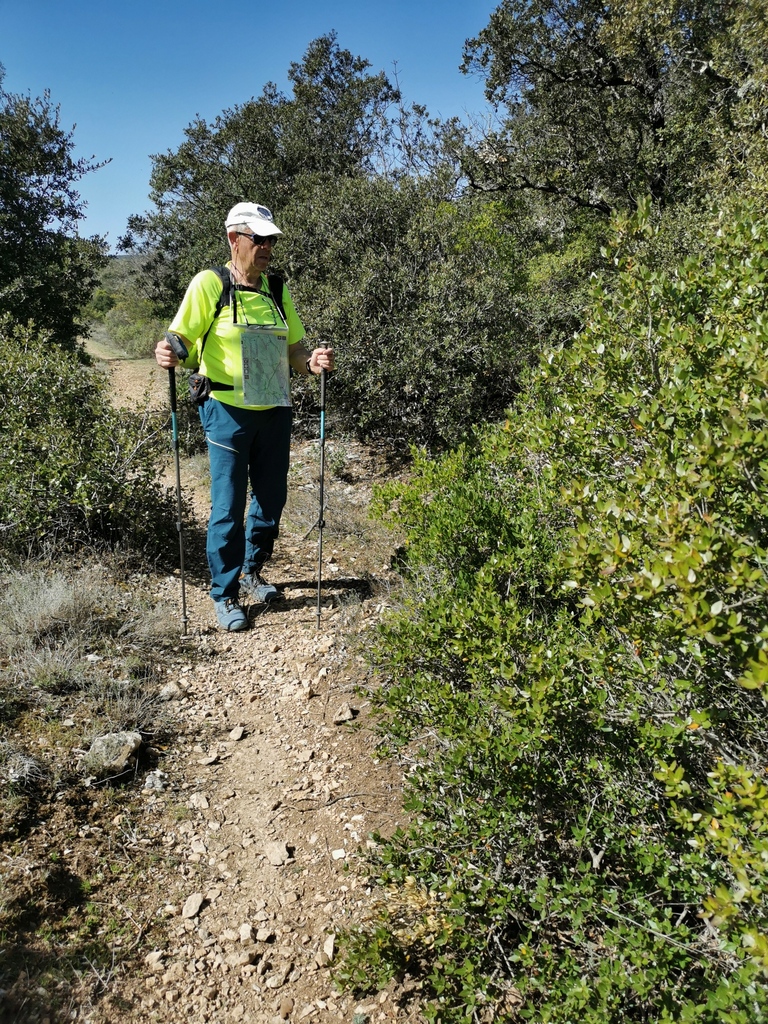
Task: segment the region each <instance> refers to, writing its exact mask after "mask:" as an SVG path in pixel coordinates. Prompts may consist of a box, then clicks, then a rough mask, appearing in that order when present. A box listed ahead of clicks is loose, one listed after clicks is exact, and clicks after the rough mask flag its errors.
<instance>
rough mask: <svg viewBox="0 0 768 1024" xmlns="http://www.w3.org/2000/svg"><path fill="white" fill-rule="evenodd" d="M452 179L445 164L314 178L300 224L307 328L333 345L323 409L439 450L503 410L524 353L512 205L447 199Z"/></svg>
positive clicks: (299, 289)
mask: <svg viewBox="0 0 768 1024" xmlns="http://www.w3.org/2000/svg"><path fill="white" fill-rule="evenodd" d="M452 184H453V179H452V177H451V176H450V174H449V173H448V172H445V173H444V174H443V175H433V176H431V177H430V178H427V179H421V180H414V179H412V178H405V179H403V180H402V181H399V182H390V181H386V180H384V179H377V180H375V181H369V180H367V179H351V180H348V181H346V182H343V183H336V184H335V185H334V188H333V190H329V189H328V187H327V185H322V186H321V185H319V186H318V188H321V187H322V189H323V192H322V202H320V201H318V203H317V204H316V205H315V208H316V210H317V212H316V214H315V216H314V217H313V219H312V221H311V222H309V223H306V224H304V225H303V227H300V226H299V224H298V223H296V224H295V229H296V236H297V240H296V242H295V243H294V244H291V243H289V246H288V249H289V253H288V255H289V258H290V259H292V261H293V263H294V267H295V270H296V279H297V283H296V287H295V289H294V293H295V296H296V299H297V302H298V305H299V308H300V309H301V310H302V311H305V310H306V314H305V316H306V319H307V322H308V323H310V324H311V325H312V328H313V335H315V336H317V337H320V338H330V339H332V340H333V342H334V347H335V348H336V353H337V366H338V371H339V372H338V374H337V375H336V377H334V378H333V379H332V380H331V383H330V387H329V396H328V401H329V407H330V404H331V403H333V404H332V408H333V411H334V416H335V417H338V418H339V420H340V421H341V422H342V423H343V425H344V427H345V429H348V430H349V431H350V432H353V433H355V434H357V436H360V437H364V438H369V439H370V438H373V439H380V440H383V441H387V442H389V443H394V444H396V445H399V446H400V447H401V448H406V447H407V440H406V439H409V440H410V441H412V442H419V443H421V444H424V445H427V446H429V447H431V448H437V447H446V446H447V445H450V444H452V443H455V441H456V440H457V438H459V437H460V436H462V435H463V434H464V433H465V432H466V431H467V429H468V428H469V426H470V425H471V424H472V423H475V422H477V421H478V419H483V418H485V417H489V418H498V417H500V416H501V415H503V411H504V409H505V408H506V406H507V405H508V404H509V402H510V401H511V400H512V397H513V396H514V394H515V392H516V390H517V388H518V379H519V374H520V371H521V369H522V367H524V366H525V365H526V363H527V362H528V361H530V360H531V350H532V348H534V345H535V341H536V339H535V336H534V334H533V332H532V330H531V329H530V327H529V325H528V324H527V323H526V322H525V321H524V320H523V318H522V317H521V315H520V311H519V305H518V303H517V302H516V301H515V300H516V298H517V296H518V294H519V293H520V292H521V291H522V290H523V289H524V288H525V287H526V281H525V276H524V271H523V270H522V269H521V266H522V264H523V259H522V253H521V252H520V246H519V240H518V238H517V237H516V236H515V235H514V234H513V233H511V232H508V231H507V230H506V222H507V219H508V218H509V216H510V212H509V211H508V210H507V209H506V207H504V206H503V205H501V204H491V203H482V202H477V203H472V202H469V201H467V202H466V203H461V202H454V201H451V200H450V199H449V195H450V189H451V188H452ZM319 199H320V196H319V195H318V200H319ZM321 248H324V250H325V253H326V257H325V259H324V260H322V261H318V260H316V259H315V258H314V253H315V252H317V251H319V250H320V249H321Z"/></svg>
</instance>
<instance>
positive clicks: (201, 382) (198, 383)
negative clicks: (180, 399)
mask: <svg viewBox="0 0 768 1024" xmlns="http://www.w3.org/2000/svg"><path fill="white" fill-rule="evenodd" d="M233 390H234V387H233V385H232V384H217V383H216V381H213V380H211V378H210V377H206V376H205V374H203V373H193V374H190V378H189V397H190V400H191V402H192V405H194V406H195V407H196V408H198V409H199V408H200V406H201V405H204V404H205V403H206V402H207V401H208V399H209V398H210V397H211V392H212V391H233Z"/></svg>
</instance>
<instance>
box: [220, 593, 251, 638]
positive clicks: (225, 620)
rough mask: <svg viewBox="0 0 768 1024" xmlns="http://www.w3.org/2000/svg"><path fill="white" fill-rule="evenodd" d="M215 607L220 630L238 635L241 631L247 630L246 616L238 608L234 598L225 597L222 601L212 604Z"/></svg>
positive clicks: (237, 602) (238, 603)
mask: <svg viewBox="0 0 768 1024" xmlns="http://www.w3.org/2000/svg"><path fill="white" fill-rule="evenodd" d="M214 603H215V605H216V618H217V619H218V621H219V625H220V626H221V628H222V629H226V630H227V631H228V632H229V633H238V632H240V630H241V629H248V616H247V615H246V614H245V612H244V611H243V609H242V608H241V607H240V602H239V601H238V600H237V598H236V597H225V598H224V600H223V601H216V602H214Z"/></svg>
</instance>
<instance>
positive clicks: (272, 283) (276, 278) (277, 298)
mask: <svg viewBox="0 0 768 1024" xmlns="http://www.w3.org/2000/svg"><path fill="white" fill-rule="evenodd" d="M267 281H268V282H269V294H270V295H271V296H272V301H273V302H274V304H275V305H276V306H277V309H278V312H279V313H280V316H281V317H282V320H283V323H284V324H286V326H287V321H286V319H285V309H284V307H283V288H284V287H285V281H283V279H282V277H281V276H280V274H267Z"/></svg>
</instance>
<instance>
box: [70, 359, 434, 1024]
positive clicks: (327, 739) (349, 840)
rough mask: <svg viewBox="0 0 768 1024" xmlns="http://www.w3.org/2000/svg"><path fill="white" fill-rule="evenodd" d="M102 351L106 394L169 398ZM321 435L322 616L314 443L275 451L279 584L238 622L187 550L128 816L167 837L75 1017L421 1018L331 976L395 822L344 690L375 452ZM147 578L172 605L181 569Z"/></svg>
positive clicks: (222, 1021)
mask: <svg viewBox="0 0 768 1024" xmlns="http://www.w3.org/2000/svg"><path fill="white" fill-rule="evenodd" d="M107 368H108V369H109V371H110V374H111V377H112V387H113V389H114V393H115V395H116V400H118V401H120V400H124V399H125V396H129V395H131V394H136V393H139V394H140V393H141V392H142V391H143V390H144V387H145V386H146V385H147V384H149V385H150V389H151V392H152V394H153V396H154V399H153V400H154V401H157V402H158V403H159V407H162V405H161V404H160V403H167V377H166V376H165V374H164V373H162V372H160V373H155V372H153V371H152V363H151V361H120V360H111V361H110V362H109V363H108V364H107ZM330 434H331V431H330V430H329V436H330ZM326 450H327V454H328V455H329V457H330V458H332V459H333V462H334V465H335V466H336V467H337V471H338V475H334V476H327V477H326V497H327V499H328V511H327V513H326V524H327V528H326V531H325V536H324V548H323V550H324V564H323V579H324V586H323V598H322V609H321V616H320V622H319V626H318V618H317V612H316V599H317V589H316V587H317V584H316V580H317V552H318V549H317V543H316V534H315V533H312V534H311V535H310V536H309V537H307V532H308V524H309V527H311V525H312V523H313V520H314V519H316V517H317V511H318V510H317V508H316V505H315V502H316V500H317V478H316V477H317V466H318V448H317V443H316V442H314V443H313V442H307V443H304V444H300V445H296V446H295V448H294V451H293V455H292V469H291V477H290V492H291V497H290V499H289V505H288V507H287V509H286V516H285V522H284V527H283V531H282V535H281V539H280V541H279V542H278V546H277V550H276V555H275V558H274V559H273V561H272V562H271V563H270V565H269V566H268V568H269V572H268V577H269V579H270V581H271V582H273V583H275V584H276V585H277V586H278V589H279V590H280V593H281V600H280V601H279V602H277V603H276V604H274V605H271V606H269V607H264V606H259V607H252V608H251V609H250V618H251V629H249V630H248V631H247V632H244V633H240V634H227V633H223V632H221V631H220V630H218V629H216V628H215V619H214V615H213V608H212V603H211V601H210V599H209V597H208V580H207V571H204V567H202V566H201V565H200V563H199V559H195V557H194V556H190V557H189V558H188V559H187V561H188V563H191V564H188V577H187V586H186V596H187V605H188V618H189V626H188V636H187V637H186V639H185V640H184V641H182V642H180V644H179V647H178V656H177V658H176V661H175V663H174V664H173V665H170V666H169V667H168V669H167V673H168V682H169V684H170V689H171V692H172V693H173V700H174V709H175V712H176V714H177V716H178V718H179V720H180V721H181V723H182V725H181V732H180V736H179V739H178V745H174V749H173V750H169V751H166V752H165V754H164V757H163V759H162V762H161V769H162V772H164V773H165V777H164V784H165V789H164V790H158V791H157V792H152V791H148V792H147V794H146V796H145V819H144V822H143V824H142V836H144V837H146V836H153V837H154V839H153V842H156V843H157V844H159V846H160V847H161V848H162V850H163V853H164V855H167V857H166V859H165V860H163V861H161V862H160V864H159V866H158V870H157V874H156V876H155V877H153V878H148V879H146V883H147V896H146V911H147V920H150V919H151V920H152V922H153V927H152V929H151V934H152V940H151V941H152V944H151V945H147V944H144V943H140V946H139V949H140V951H141V961H140V962H141V964H142V970H141V971H139V972H138V974H136V975H134V976H131V977H126V976H124V975H123V976H119V977H117V978H116V979H114V980H113V981H111V983H110V985H109V995H108V996H107V998H106V999H103V1000H101V1002H100V1003H99V1004H98V1006H97V1007H96V1008H94V1010H93V1012H92V1014H91V1015H90V1016H88V1017H87V1018H85V1017H81V1018H80V1019H87V1020H88V1021H89V1022H90V1024H117V1022H118V1021H120V1022H124V1021H125V1020H132V1021H141V1022H145V1021H154V1022H162V1024H182V1022H184V1024H240V1022H249V1024H262V1022H263V1024H272V1022H277V1021H291V1022H298V1021H301V1022H304V1024H323V1022H334V1024H339V1022H342V1021H349V1022H352V1021H354V1024H364V1022H370V1024H373V1022H377V1021H394V1020H398V1021H405V1020H416V1019H418V1017H416V1016H413V1011H410V1013H409V1011H408V1010H407V1009H406V1008H405V1006H404V1004H403V1003H402V1002H401V1001H400V997H401V996H402V992H401V991H400V992H398V991H397V990H396V989H395V988H390V990H388V991H384V992H381V993H377V994H375V996H373V997H371V999H369V1000H367V1001H365V1002H364V1003H363V1004H362V1005H360V1004H358V1003H356V1002H355V1001H354V1000H352V999H350V998H347V997H344V996H340V995H339V994H338V992H337V990H336V989H335V988H334V986H333V984H332V978H331V968H332V966H333V961H334V958H335V955H336V952H337V950H336V943H335V938H334V937H335V935H336V933H337V931H338V930H339V928H340V927H342V926H343V925H344V924H346V923H348V922H349V921H350V920H353V919H358V918H359V916H360V915H361V914H363V913H364V911H365V906H366V902H367V899H368V893H367V891H366V883H365V881H364V877H363V875H362V874H358V872H357V871H356V863H357V861H358V858H359V856H360V853H361V852H362V851H364V849H365V847H366V844H367V843H368V842H370V838H369V837H370V835H371V834H372V833H374V832H381V833H383V834H388V833H390V832H391V831H393V830H394V828H395V827H396V826H397V824H398V820H399V814H400V812H399V808H400V800H399V793H400V783H401V779H400V776H399V773H398V772H397V770H396V769H395V768H394V767H393V766H392V764H391V763H389V762H387V761H379V760H377V758H376V757H375V746H374V739H373V737H372V734H371V733H370V731H369V729H368V727H367V705H366V702H365V701H364V700H363V699H361V698H360V697H359V696H358V695H357V693H356V686H357V684H358V683H360V682H362V681H363V675H362V673H363V672H364V671H365V669H364V665H363V662H362V660H361V659H359V658H358V657H357V656H356V654H355V652H354V643H355V637H356V636H357V635H358V634H359V633H360V632H361V631H363V630H365V629H366V628H368V627H369V626H370V625H371V624H372V623H373V622H375V621H376V619H377V617H378V615H379V614H380V611H381V609H382V606H383V602H385V601H386V588H387V586H388V584H389V583H391V582H392V578H391V577H390V575H389V568H388V559H389V552H388V551H387V550H385V548H383V547H381V546H380V545H377V544H376V543H372V542H371V537H370V535H368V534H366V532H365V528H364V527H361V524H362V523H364V521H365V511H366V507H367V503H368V498H369V495H370V488H371V485H372V483H373V481H374V479H375V478H376V476H377V467H376V466H375V464H374V463H373V462H372V460H371V458H370V454H369V453H367V452H366V451H365V450H363V449H362V448H360V447H358V446H356V445H353V444H348V443H345V444H343V445H342V444H335V443H334V442H333V441H330V442H328V444H327V447H326ZM342 464H343V466H342ZM199 476H201V474H200V472H199V468H198V469H197V470H195V472H194V473H193V472H191V471H189V470H187V469H186V468H185V473H184V486H185V488H186V489H187V493H188V495H189V494H191V495H192V497H193V502H194V506H195V509H196V519H195V522H194V523H192V524H188V527H187V530H186V532H187V533H188V534H190V536H191V540H192V543H191V548H193V549H194V548H195V544H196V545H197V549H199V548H200V544H201V542H202V537H203V534H204V528H205V517H206V508H207V494H206V486H207V485H206V483H205V481H204V480H199V479H197V478H198V477H199ZM158 587H159V588H160V590H161V591H164V592H165V594H166V596H167V597H168V598H169V600H171V601H172V602H176V603H177V605H178V602H179V596H180V581H179V578H178V576H175V577H169V578H167V579H165V580H161V581H159V583H158ZM192 652H194V657H193V656H192ZM118 826H119V822H118ZM137 841H138V842H141V841H145V839H141V838H139V837H137ZM168 865H170V866H168ZM158 920H160V921H161V922H162V925H161V928H160V931H158V927H157V922H158ZM158 936H161V938H158Z"/></svg>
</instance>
